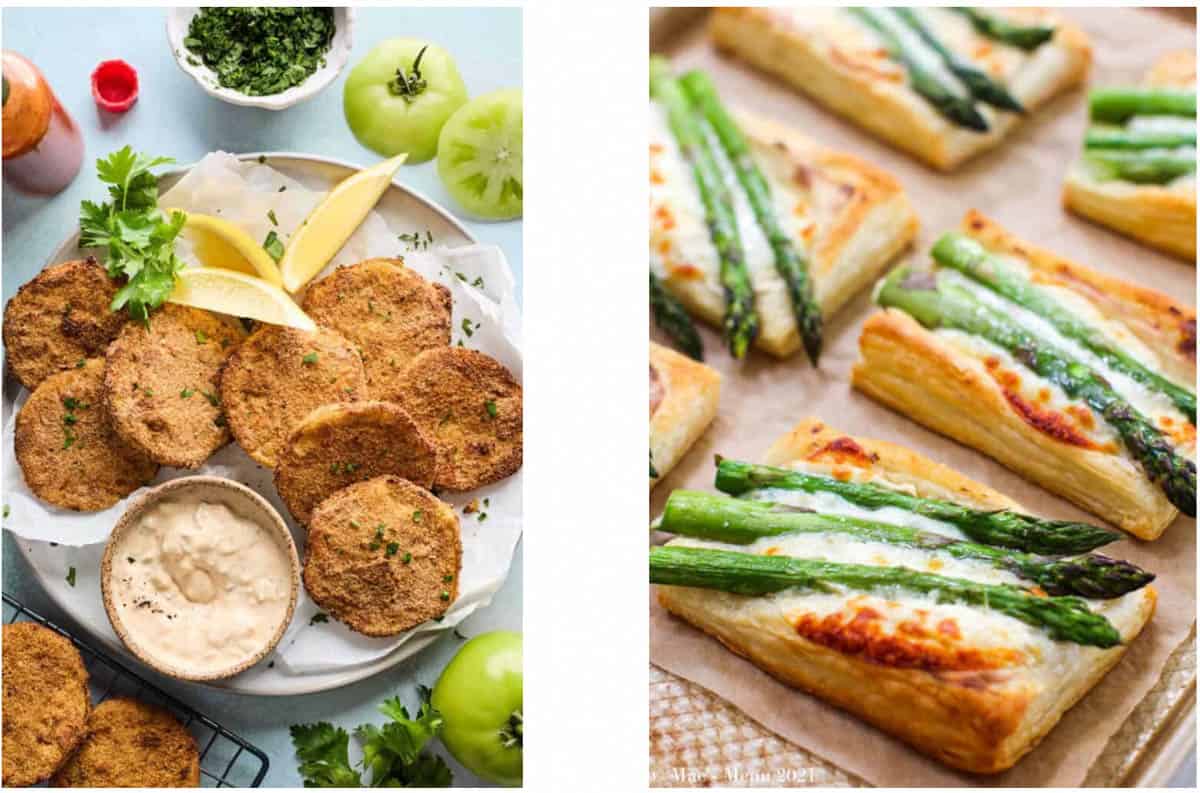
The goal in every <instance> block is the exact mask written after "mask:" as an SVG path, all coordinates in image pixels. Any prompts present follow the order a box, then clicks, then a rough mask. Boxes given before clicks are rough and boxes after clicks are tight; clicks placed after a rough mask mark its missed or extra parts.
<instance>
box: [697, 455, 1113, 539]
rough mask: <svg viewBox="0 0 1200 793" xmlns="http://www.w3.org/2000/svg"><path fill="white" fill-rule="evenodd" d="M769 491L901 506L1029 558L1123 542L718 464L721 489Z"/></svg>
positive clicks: (1054, 524)
mask: <svg viewBox="0 0 1200 793" xmlns="http://www.w3.org/2000/svg"><path fill="white" fill-rule="evenodd" d="M767 488H778V489H782V490H801V491H804V492H806V493H833V494H835V495H837V496H840V497H841V498H844V499H845V500H847V501H849V502H850V503H852V504H857V505H859V506H860V507H866V508H867V509H879V508H881V507H898V508H900V509H903V510H905V511H907V512H912V513H914V514H917V515H923V516H925V517H927V518H930V519H932V520H940V521H943V522H945V523H949V524H951V525H953V526H955V527H957V528H958V530H959V531H961V532H962V533H963V534H965V535H966V536H967V537H969V538H970V539H972V540H974V541H975V542H978V543H983V544H985V545H998V546H1002V547H1004V548H1014V549H1016V550H1019V551H1026V552H1029V553H1038V554H1050V555H1054V554H1074V553H1086V552H1087V551H1090V550H1093V549H1095V548H1099V547H1100V546H1101V545H1107V544H1108V543H1110V542H1115V541H1117V540H1119V539H1121V537H1122V534H1121V533H1120V532H1117V531H1112V530H1110V529H1103V528H1100V527H1099V526H1091V525H1089V524H1087V523H1075V522H1072V521H1066V520H1047V519H1045V518H1037V517H1034V516H1032V515H1022V514H1020V513H1019V512H1010V511H1008V510H1003V511H985V510H980V509H972V508H970V507H964V506H962V505H961V504H956V503H954V502H952V501H940V500H938V499H933V498H920V497H918V496H912V495H909V494H908V493H903V492H901V491H899V490H889V489H888V488H885V487H880V486H878V485H872V484H867V483H865V482H842V481H840V480H838V479H834V478H832V477H826V476H814V475H812V474H805V473H801V472H800V471H790V470H788V469H786V468H775V467H772V466H769V465H755V464H753V463H744V462H739V461H737V460H724V459H723V460H720V461H719V462H718V463H717V489H719V490H721V491H723V492H725V493H729V494H731V495H735V496H737V495H744V494H746V493H751V492H753V491H755V490H763V489H767Z"/></svg>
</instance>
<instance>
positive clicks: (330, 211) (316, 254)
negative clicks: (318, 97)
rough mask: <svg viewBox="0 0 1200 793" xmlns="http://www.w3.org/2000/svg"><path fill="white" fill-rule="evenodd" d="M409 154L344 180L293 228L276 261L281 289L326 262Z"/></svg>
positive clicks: (295, 284)
mask: <svg viewBox="0 0 1200 793" xmlns="http://www.w3.org/2000/svg"><path fill="white" fill-rule="evenodd" d="M407 157H408V154H399V155H397V156H395V157H393V158H391V159H390V160H384V161H383V162H381V163H379V164H378V165H375V166H372V167H371V168H367V169H365V170H362V171H359V172H358V173H356V174H354V175H353V176H350V177H347V178H346V179H343V180H342V181H341V182H340V183H339V184H338V185H337V187H335V188H333V190H331V191H330V193H329V195H327V196H325V200H324V201H322V202H321V203H320V204H318V205H317V208H316V209H314V210H313V211H312V213H311V214H309V216H308V218H306V219H305V221H304V223H303V225H301V226H300V228H299V229H297V230H296V233H295V234H293V235H292V238H291V240H290V241H289V242H288V245H287V248H286V249H285V250H284V252H283V258H282V259H280V260H279V271H280V272H281V273H282V274H283V288H284V289H286V290H287V291H289V292H295V291H296V290H298V289H300V287H302V286H304V285H305V284H306V283H308V282H309V281H310V280H312V278H313V276H315V275H316V274H317V273H319V272H321V270H322V269H323V268H324V267H325V265H327V264H329V260H330V259H332V258H333V257H334V256H335V255H337V252H338V251H339V250H341V249H342V246H343V245H345V244H346V240H348V239H350V235H351V234H353V233H354V230H355V229H357V228H358V227H359V225H360V224H361V223H362V222H363V220H364V219H365V218H366V217H367V213H368V212H370V211H371V208H372V207H374V206H375V202H377V201H378V200H379V197H380V196H381V195H383V191H384V190H386V189H387V186H388V185H389V184H391V183H392V177H393V176H394V175H395V174H396V171H397V170H399V169H400V166H401V165H402V164H403V163H404V160H405V159H406V158H407Z"/></svg>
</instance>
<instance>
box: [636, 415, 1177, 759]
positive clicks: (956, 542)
mask: <svg viewBox="0 0 1200 793" xmlns="http://www.w3.org/2000/svg"><path fill="white" fill-rule="evenodd" d="M767 463H768V465H751V464H747V463H740V462H733V461H728V460H726V461H721V462H720V463H719V467H718V475H717V486H718V487H719V488H720V489H722V490H724V491H725V492H726V493H728V494H729V495H735V496H740V498H729V497H726V496H720V495H716V494H709V493H696V492H688V491H675V492H674V493H672V494H671V497H670V499H668V502H667V506H666V509H665V511H664V513H663V517H662V521H661V528H662V529H663V530H664V531H667V532H670V533H673V534H675V536H676V538H675V539H673V540H671V542H669V543H668V544H667V545H665V546H661V547H658V548H652V549H651V551H650V577H651V581H652V583H657V584H658V585H659V586H658V588H657V594H658V599H659V601H660V602H661V603H662V605H663V606H664V607H665V608H667V609H668V610H669V611H670V612H671V613H673V614H675V615H676V616H678V617H681V618H683V619H684V620H686V621H687V622H689V623H691V624H692V625H694V626H696V627H697V628H699V629H701V630H703V631H705V632H706V633H708V634H710V635H712V636H713V637H715V638H716V639H717V640H719V641H720V642H721V643H722V644H724V645H725V646H726V647H728V648H729V649H730V650H732V651H733V652H735V653H737V654H739V655H742V656H745V657H746V658H747V659H749V660H750V661H751V662H752V663H754V664H755V665H757V666H759V667H761V668H762V669H764V670H766V671H767V672H769V673H770V674H771V675H774V676H775V677H777V678H779V679H780V680H783V681H785V682H787V683H790V684H792V685H794V686H797V687H799V688H801V689H803V690H805V691H808V692H810V693H811V694H814V695H816V696H818V697H820V698H821V699H824V700H826V701H827V702H830V703H832V704H834V705H836V706H838V707H841V708H843V709H845V710H847V711H849V712H851V713H853V714H855V715H856V716H858V717H859V718H862V719H863V720H865V721H867V722H869V723H871V724H873V725H875V726H876V727H879V728H880V729H882V730H884V731H886V732H888V733H891V734H892V735H894V736H896V737H897V738H900V739H901V740H903V741H905V742H907V743H908V744H910V745H911V746H913V747H914V748H916V749H917V750H919V751H921V752H923V753H925V754H927V755H929V756H931V757H934V758H936V759H937V760H940V761H941V762H943V763H946V764H947V765H950V766H953V767H955V768H959V769H964V770H967V771H973V772H980V773H995V772H999V771H1003V770H1004V769H1007V768H1009V767H1011V766H1012V765H1013V764H1015V763H1016V762H1017V761H1018V760H1019V759H1020V758H1021V757H1022V756H1023V755H1025V754H1026V753H1027V752H1028V751H1029V750H1030V749H1032V748H1033V747H1034V746H1035V745H1036V744H1037V742H1038V741H1039V740H1040V739H1041V738H1042V737H1043V736H1044V735H1045V734H1046V733H1047V732H1049V731H1050V730H1051V729H1052V728H1053V727H1054V725H1055V724H1056V723H1057V722H1058V720H1059V719H1060V718H1061V717H1062V715H1063V713H1064V712H1065V711H1066V710H1067V709H1068V708H1070V707H1071V706H1072V705H1074V704H1075V703H1076V702H1077V701H1079V699H1080V698H1081V697H1083V696H1084V694H1086V693H1087V691H1088V690H1089V689H1090V688H1091V687H1092V686H1094V685H1095V684H1096V683H1097V682H1098V681H1099V680H1100V679H1101V678H1102V677H1103V676H1104V674H1105V673H1106V672H1107V671H1108V670H1109V669H1110V668H1112V666H1113V665H1114V664H1116V663H1117V661H1118V660H1119V659H1120V657H1121V655H1122V654H1123V653H1124V651H1125V648H1126V646H1127V645H1128V643H1129V642H1130V641H1132V640H1133V639H1134V637H1136V636H1137V635H1138V633H1139V632H1140V631H1141V630H1142V628H1143V626H1145V624H1146V623H1147V622H1148V621H1149V619H1150V617H1151V615H1152V614H1153V612H1154V604H1155V598H1156V595H1155V591H1154V589H1153V588H1151V587H1149V586H1147V584H1148V583H1149V581H1150V580H1152V579H1153V575H1152V574H1150V573H1147V572H1145V571H1143V570H1140V569H1139V568H1137V567H1135V566H1134V565H1131V564H1129V563H1127V562H1120V561H1116V560H1113V559H1110V558H1109V557H1107V556H1101V555H1099V554H1094V553H1090V552H1088V551H1087V550H1085V549H1089V548H1094V547H1097V545H1099V544H1103V543H1104V542H1107V541H1110V540H1111V539H1113V538H1114V537H1119V536H1120V533H1119V532H1113V531H1109V530H1105V529H1100V528H1098V527H1095V526H1088V525H1086V524H1071V523H1065V522H1060V521H1046V520H1043V519H1040V518H1037V517H1034V516H1030V515H1026V514H1023V513H1021V512H1020V507H1019V506H1018V505H1017V504H1016V503H1015V502H1013V501H1012V500H1011V499H1009V498H1007V497H1005V496H1004V495H1002V494H1000V493H998V492H996V491H994V490H992V489H990V488H988V487H985V486H984V485H981V484H979V483H977V482H974V481H972V480H970V479H968V478H966V477H964V476H962V475H961V474H959V473H957V472H955V471H953V470H951V469H950V468H947V467H945V466H942V465H939V464H937V463H934V462H932V461H931V460H929V459H927V458H925V457H922V456H921V455H919V454H916V453H915V452H912V451H910V450H908V449H905V448H903V447H901V446H896V445H893V444H890V443H885V442H882V441H875V440H869V439H866V438H859V437H851V436H848V435H844V434H842V433H840V432H837V431H835V430H833V429H831V428H830V427H828V426H826V425H824V424H822V423H821V422H819V421H817V420H814V419H807V420H805V421H803V422H801V423H800V424H799V425H798V426H797V427H795V428H794V429H793V430H792V431H791V432H790V433H788V434H787V435H785V436H784V437H783V438H781V439H780V440H779V441H777V442H776V444H775V445H774V446H773V447H772V448H771V450H770V451H769V452H768V454H767ZM1046 546H1048V547H1049V548H1059V547H1061V548H1068V547H1071V548H1075V549H1076V550H1075V551H1074V552H1073V553H1072V555H1071V556H1069V557H1063V556H1047V555H1044V553H1039V552H1036V551H1031V550H1029V549H1030V548H1031V547H1034V548H1043V547H1046ZM1068 560H1069V561H1068Z"/></svg>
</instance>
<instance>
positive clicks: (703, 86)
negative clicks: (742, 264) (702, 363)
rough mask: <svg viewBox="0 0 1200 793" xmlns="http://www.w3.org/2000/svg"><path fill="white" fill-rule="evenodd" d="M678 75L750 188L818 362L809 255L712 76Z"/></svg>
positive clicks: (817, 320)
mask: <svg viewBox="0 0 1200 793" xmlns="http://www.w3.org/2000/svg"><path fill="white" fill-rule="evenodd" d="M679 81H680V83H681V84H682V85H683V90H684V92H685V93H686V94H687V95H688V98H689V99H691V100H692V104H693V105H694V106H695V107H696V109H697V110H698V111H699V112H700V114H701V115H703V116H704V117H705V119H707V120H708V123H709V125H710V126H711V127H712V128H713V131H714V132H716V134H717V138H718V139H719V140H720V141H721V146H722V147H723V148H724V149H725V153H726V155H728V157H729V160H730V162H732V163H733V167H734V170H735V171H736V172H737V178H738V182H739V183H741V185H742V189H743V190H745V191H746V197H747V198H749V200H750V206H751V208H752V209H753V210H754V217H755V219H756V220H757V221H758V225H759V227H760V228H762V230H763V234H764V235H765V236H766V238H767V241H768V242H769V243H770V244H771V251H772V252H773V253H774V254H775V269H776V270H777V271H778V272H779V275H780V277H781V278H783V281H784V283H785V284H787V288H788V294H790V295H791V298H792V311H793V312H794V314H795V316H796V327H797V329H798V330H799V331H800V339H801V341H803V342H804V349H805V351H806V352H807V353H808V357H809V359H810V360H811V361H812V362H813V364H814V365H815V364H816V363H817V359H818V358H819V357H820V355H821V306H820V305H818V303H817V300H816V298H815V297H814V296H813V283H812V277H811V275H810V274H809V269H808V261H807V260H806V259H805V258H804V255H803V254H802V253H801V252H800V251H799V250H798V249H797V248H796V245H795V244H794V243H793V242H792V239H791V237H789V236H788V235H787V233H786V232H785V231H784V230H783V227H782V225H780V223H779V217H778V215H776V213H775V205H774V203H773V202H772V200H771V188H770V186H769V185H768V184H767V180H766V177H764V176H763V174H762V171H760V170H759V168H758V165H757V163H755V162H754V156H753V154H751V152H750V147H749V146H748V145H747V144H746V139H745V137H743V135H742V131H741V130H740V129H739V128H738V125H737V122H736V121H734V120H733V117H732V116H730V115H729V112H728V111H726V109H725V106H724V105H723V104H722V103H721V97H720V96H719V95H718V94H717V89H716V87H715V86H713V84H712V81H711V80H709V79H708V76H707V75H706V74H704V72H700V71H691V72H688V73H687V74H685V75H683V77H681V78H680V80H679Z"/></svg>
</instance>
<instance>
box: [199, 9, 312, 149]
mask: <svg viewBox="0 0 1200 793" xmlns="http://www.w3.org/2000/svg"><path fill="white" fill-rule="evenodd" d="M334 31H335V25H334V21H333V9H332V8H307V7H288V6H284V7H236V8H223V7H206V8H201V9H200V13H198V14H196V16H194V17H192V21H191V24H189V25H188V31H187V36H186V37H185V38H184V40H183V46H184V47H186V48H187V50H188V52H189V53H190V54H191V55H192V56H194V57H196V58H199V59H200V60H201V61H203V62H204V65H205V66H207V67H208V68H209V69H211V70H212V71H213V73H214V75H215V77H216V81H217V84H218V85H220V86H221V87H223V88H231V89H233V90H234V91H237V92H239V93H242V94H246V95H247V96H268V95H271V94H278V93H282V92H283V91H286V90H287V89H289V88H291V87H292V86H295V85H299V84H300V83H302V82H304V81H305V80H307V79H308V78H309V77H311V76H312V74H313V73H314V72H316V71H317V69H319V68H321V67H322V66H323V65H324V64H325V56H326V53H328V52H329V47H330V45H331V44H332V43H333V34H334ZM260 161H261V162H265V161H266V158H265V157H261V158H260Z"/></svg>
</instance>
